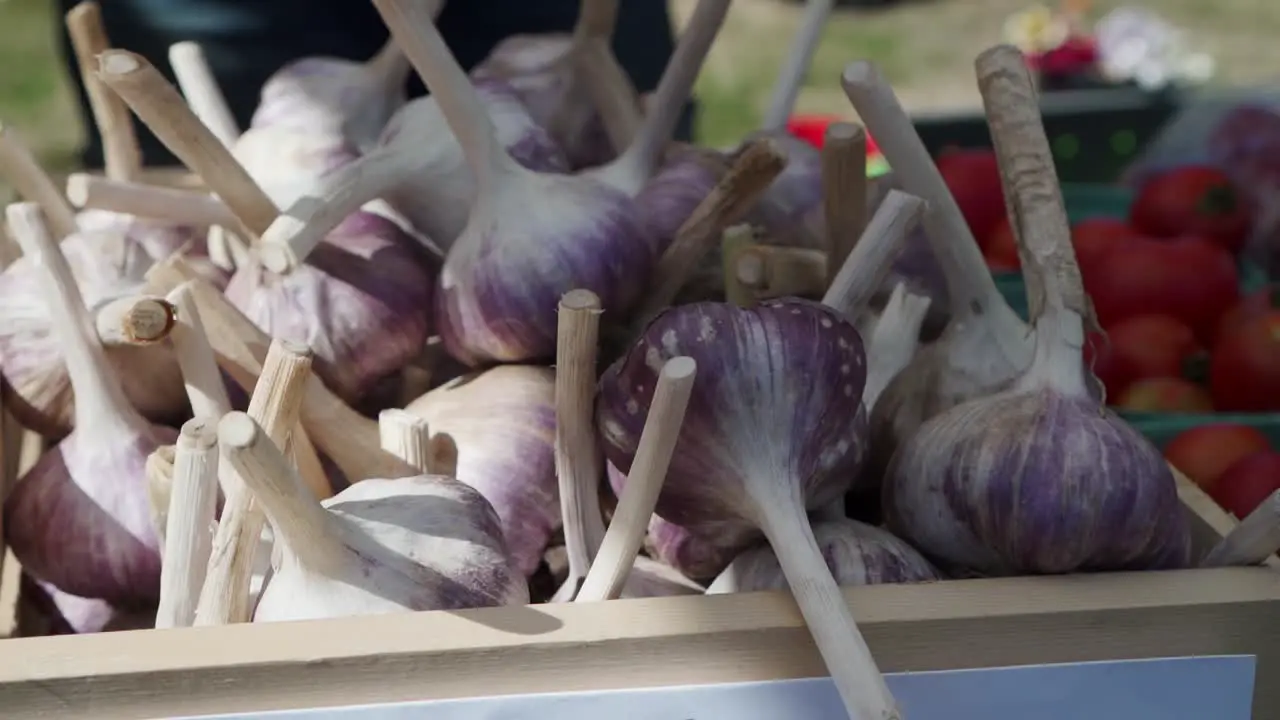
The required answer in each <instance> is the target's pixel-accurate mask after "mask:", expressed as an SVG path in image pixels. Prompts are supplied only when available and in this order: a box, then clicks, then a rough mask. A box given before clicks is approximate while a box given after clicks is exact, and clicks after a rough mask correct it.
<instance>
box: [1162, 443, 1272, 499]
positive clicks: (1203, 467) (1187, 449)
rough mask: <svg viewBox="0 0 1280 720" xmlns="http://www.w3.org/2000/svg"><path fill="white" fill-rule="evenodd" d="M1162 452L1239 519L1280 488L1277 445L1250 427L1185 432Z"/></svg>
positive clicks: (1173, 464)
mask: <svg viewBox="0 0 1280 720" xmlns="http://www.w3.org/2000/svg"><path fill="white" fill-rule="evenodd" d="M1164 456H1165V459H1166V460H1168V461H1169V464H1170V465H1172V466H1174V467H1176V468H1178V469H1179V470H1181V471H1182V473H1183V474H1184V475H1186V476H1187V477H1189V478H1191V479H1192V480H1194V481H1195V483H1196V484H1197V485H1199V486H1200V487H1201V489H1203V490H1204V491H1205V492H1206V493H1207V494H1208V495H1209V497H1211V498H1213V499H1214V501H1216V502H1217V503H1218V504H1219V505H1221V506H1222V507H1223V509H1225V510H1227V511H1228V512H1230V513H1231V514H1233V515H1235V516H1236V517H1238V518H1243V517H1245V516H1246V515H1248V514H1249V513H1251V512H1253V510H1254V509H1255V508H1257V507H1258V505H1260V504H1261V503H1262V501H1264V500H1266V499H1267V498H1268V497H1270V496H1271V494H1272V493H1274V492H1275V491H1276V490H1280V447H1274V446H1272V445H1271V444H1270V443H1269V442H1268V440H1267V436H1266V435H1264V434H1262V433H1261V432H1260V431H1258V430H1257V429H1256V428H1253V427H1250V426H1248V425H1240V424H1236V423H1214V424H1211V425H1201V426H1199V427H1195V428H1191V429H1190V430H1185V431H1183V432H1182V433H1180V434H1178V435H1177V436H1176V437H1174V438H1173V439H1172V440H1171V441H1169V443H1168V444H1167V445H1165V448H1164Z"/></svg>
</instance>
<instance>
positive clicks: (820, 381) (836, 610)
mask: <svg viewBox="0 0 1280 720" xmlns="http://www.w3.org/2000/svg"><path fill="white" fill-rule="evenodd" d="M677 355H687V356H689V357H691V358H693V359H694V361H695V362H696V363H697V365H698V367H699V368H700V375H701V376H702V377H703V378H705V381H700V382H698V383H696V384H695V385H694V387H693V395H692V398H691V400H690V402H689V408H688V412H687V414H686V415H685V420H684V430H683V432H682V433H681V437H680V440H679V442H678V443H677V444H676V448H675V456H674V457H673V458H672V460H671V466H670V469H669V471H668V475H667V480H666V484H665V485H664V486H663V487H662V492H661V495H660V497H659V499H658V504H657V514H659V515H661V516H662V517H663V518H666V519H667V520H670V521H672V522H675V523H678V524H679V525H682V526H684V527H687V528H689V529H690V530H693V531H694V532H699V531H701V530H704V529H707V528H712V527H725V526H729V527H733V528H735V529H738V528H740V529H742V530H751V529H755V528H758V529H759V530H760V531H762V532H763V533H764V535H765V536H766V538H767V539H768V540H769V544H770V545H771V546H772V547H773V549H774V551H775V552H776V553H778V555H779V557H780V559H781V560H782V566H783V568H784V571H785V573H786V576H787V580H788V584H789V586H790V588H791V591H792V593H793V594H794V596H795V598H796V601H797V604H798V605H799V607H800V610H801V613H802V615H803V616H804V618H805V622H806V624H808V625H809V627H810V630H811V632H812V634H813V636H814V640H815V642H816V643H817V645H818V649H819V651H820V653H821V654H822V656H823V659H824V660H825V661H826V663H827V667H828V670H830V672H831V674H832V677H833V678H834V679H835V683H836V687H837V689H838V690H839V691H840V695H841V698H842V699H843V700H844V701H845V704H846V706H847V707H848V708H850V712H851V713H856V714H857V715H859V716H865V717H889V716H891V715H889V714H888V713H891V712H894V710H893V708H894V707H895V702H894V700H893V698H892V696H891V694H890V693H889V691H888V688H887V686H885V685H884V680H883V678H882V677H880V674H879V671H878V669H876V666H875V661H874V659H872V657H871V655H870V651H869V650H868V649H867V647H866V644H865V641H864V640H863V639H862V636H861V633H860V631H859V630H858V628H857V625H856V624H855V623H854V621H853V618H852V616H851V615H850V614H849V612H848V609H847V607H846V605H845V604H844V602H843V601H842V600H840V599H839V598H840V591H839V589H838V587H837V586H836V584H835V581H834V580H833V579H832V577H831V573H830V571H829V570H828V569H827V568H826V567H825V565H824V563H823V561H822V557H821V555H820V553H819V551H818V548H817V545H816V543H815V541H814V539H813V534H812V531H811V529H810V527H809V521H808V518H807V517H806V516H805V510H806V509H811V508H818V507H824V506H827V505H829V504H830V503H831V502H832V501H834V500H836V499H837V498H839V497H841V496H842V495H843V494H844V492H845V491H846V490H847V489H848V487H849V485H850V483H851V482H852V480H853V478H854V476H855V475H856V473H857V471H858V468H859V465H860V463H861V460H862V443H861V438H860V437H859V434H858V431H857V428H856V423H857V417H858V409H859V408H860V407H861V402H860V401H861V397H862V389H863V383H864V381H865V372H866V360H865V357H864V354H863V349H862V339H861V338H860V337H859V336H858V332H857V330H855V329H854V327H853V325H851V324H850V323H848V322H847V321H845V320H844V319H843V318H841V317H840V315H839V314H838V313H836V312H835V311H834V310H832V309H830V308H827V307H825V306H823V305H819V304H817V303H812V302H808V301H804V300H796V299H787V300H778V301H770V302H766V303H763V304H761V305H759V306H756V307H754V308H750V309H741V308H738V307H734V306H731V305H724V304H719V303H697V304H694V305H684V306H680V307H676V308H672V309H670V310H667V311H666V312H664V313H662V314H660V315H658V316H657V317H656V318H655V319H654V320H653V321H652V322H651V323H650V324H649V325H648V327H646V328H645V331H644V332H643V334H642V335H641V337H640V340H639V341H638V342H637V343H636V345H635V346H634V347H632V348H631V350H630V351H629V352H628V353H627V354H626V355H625V356H624V357H623V358H621V359H620V360H618V362H616V363H615V364H614V365H612V366H610V368H609V369H608V370H607V371H606V372H605V374H604V377H603V378H602V379H601V382H600V396H599V399H598V400H597V405H596V408H597V426H598V427H599V429H600V434H601V438H602V442H603V447H604V453H605V457H606V458H608V459H609V461H610V462H612V463H613V464H614V465H615V466H617V467H618V469H619V470H623V471H624V472H625V471H629V470H630V469H631V468H630V463H631V462H632V461H633V459H634V454H635V452H636V448H637V444H638V440H639V437H638V436H639V433H640V428H641V425H642V421H643V418H644V416H645V413H646V411H647V406H648V404H649V402H650V398H651V396H652V394H653V392H654V387H655V382H656V374H657V372H658V370H659V368H661V367H662V365H663V363H664V362H665V361H666V360H667V359H669V358H671V357H674V356H677ZM624 492H625V488H624Z"/></svg>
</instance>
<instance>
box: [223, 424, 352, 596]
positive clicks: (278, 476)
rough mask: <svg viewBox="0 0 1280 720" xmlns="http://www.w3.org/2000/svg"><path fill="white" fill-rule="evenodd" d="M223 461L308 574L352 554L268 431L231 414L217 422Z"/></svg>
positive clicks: (288, 550)
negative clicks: (238, 476) (249, 493)
mask: <svg viewBox="0 0 1280 720" xmlns="http://www.w3.org/2000/svg"><path fill="white" fill-rule="evenodd" d="M218 444H219V445H220V447H221V449H222V454H223V458H224V460H225V461H227V463H228V464H230V465H231V466H232V467H233V468H235V470H236V472H237V474H239V475H240V477H241V478H243V479H244V482H245V484H246V486H248V488H249V490H250V491H251V492H252V494H253V495H254V497H256V498H258V501H259V502H260V503H261V504H262V509H263V511H264V512H265V513H266V515H267V516H268V517H269V518H270V520H271V527H272V529H273V530H274V531H275V541H276V542H277V543H279V544H281V545H282V547H283V548H284V550H283V554H284V556H285V557H290V556H292V557H291V558H290V559H291V560H292V561H294V562H297V563H298V564H299V565H301V566H302V567H304V568H307V569H308V570H314V571H316V572H323V571H324V569H325V568H327V567H331V566H332V564H333V563H334V562H341V561H342V560H344V559H345V558H346V557H347V556H348V555H349V554H350V550H348V549H347V548H346V547H345V546H344V545H343V544H342V542H341V540H339V538H340V537H342V532H341V528H335V527H334V525H336V523H337V521H336V520H334V518H333V515H331V514H330V513H329V512H328V511H327V510H325V509H324V507H322V506H321V505H320V503H319V502H318V501H317V500H316V499H315V497H314V496H312V495H311V493H309V492H307V490H306V488H304V487H302V483H301V481H300V480H299V478H298V474H297V472H295V471H294V469H293V468H291V467H289V463H288V462H287V461H286V460H285V457H284V455H283V454H281V452H280V450H279V447H278V446H277V445H275V444H273V443H272V442H271V438H270V437H269V433H268V432H266V431H265V430H264V429H263V428H261V427H260V426H259V425H258V424H257V423H256V422H254V421H253V418H252V417H251V416H249V415H246V414H245V413H240V412H233V413H227V414H226V416H224V417H223V418H222V420H221V422H219V423H218Z"/></svg>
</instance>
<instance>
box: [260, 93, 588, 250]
mask: <svg viewBox="0 0 1280 720" xmlns="http://www.w3.org/2000/svg"><path fill="white" fill-rule="evenodd" d="M476 92H477V93H478V94H479V95H480V100H481V102H482V103H483V104H484V106H485V110H486V111H487V112H488V114H489V117H490V119H492V121H493V126H494V129H495V131H496V132H497V134H498V141H499V142H501V143H502V145H503V147H505V148H506V149H507V151H508V152H510V153H511V157H512V158H514V159H515V160H516V162H519V163H520V164H521V165H523V166H525V167H527V168H530V169H532V170H539V171H544V172H567V171H568V170H569V164H568V162H567V161H566V160H565V158H564V152H563V151H562V150H561V149H560V147H559V146H558V145H557V144H556V143H555V141H554V140H552V139H551V136H550V135H548V134H547V131H546V130H543V129H542V128H541V127H539V126H538V125H537V123H535V122H534V121H533V118H531V117H530V116H529V113H528V112H527V111H526V110H525V109H524V106H523V105H522V104H520V100H519V98H517V97H516V96H515V94H514V92H513V91H512V90H511V88H509V87H507V86H506V85H505V84H503V83H502V82H500V81H497V80H492V81H486V82H484V83H481V84H478V85H476ZM318 185H319V188H318V189H317V190H316V191H315V192H313V193H310V194H308V195H306V196H304V197H303V198H301V199H299V200H298V201H297V202H295V203H293V204H292V205H291V206H290V207H289V209H288V210H287V211H286V212H285V213H284V214H283V215H281V216H280V218H279V219H277V221H276V222H275V223H274V224H273V225H272V226H271V227H270V228H268V230H267V232H266V233H264V234H263V237H262V242H263V243H265V244H283V245H285V246H287V248H288V250H289V251H290V252H292V253H293V254H294V255H295V256H297V257H306V255H307V254H308V253H309V252H310V250H311V248H313V247H314V246H315V245H316V243H318V242H320V241H321V240H323V239H324V237H325V236H326V235H328V234H329V233H330V232H332V231H333V229H334V227H336V226H337V224H338V223H339V222H341V221H342V219H343V218H345V217H347V216H348V215H350V214H351V213H353V212H355V211H356V210H358V209H360V207H361V206H362V205H364V204H365V203H368V202H370V201H372V200H375V199H377V198H383V199H385V200H386V201H387V203H389V204H390V205H391V207H393V208H394V209H395V210H396V211H398V212H400V213H401V214H403V215H404V217H405V218H406V219H408V221H409V222H411V223H412V224H413V226H414V227H415V228H416V229H417V230H419V231H420V232H421V233H422V234H423V235H425V236H426V237H427V238H430V239H431V241H432V243H433V244H434V245H435V246H436V247H437V248H439V249H441V250H448V249H449V248H450V247H451V246H452V245H453V242H454V241H455V240H456V239H457V237H458V235H459V234H460V233H461V232H462V230H463V228H465V227H466V224H467V217H468V216H469V215H470V214H471V207H472V202H473V200H474V198H475V193H476V187H475V179H474V178H473V177H472V175H471V170H470V169H469V168H468V167H467V164H466V161H465V160H464V159H463V156H462V147H461V146H460V145H458V141H457V140H455V139H454V137H453V135H452V134H451V133H450V132H449V130H448V126H447V125H446V123H445V121H444V116H443V115H441V113H440V107H439V106H438V105H437V104H436V101H435V98H432V97H424V98H419V99H417V100H414V101H413V102H411V103H409V104H408V105H405V106H404V107H403V108H401V109H400V111H399V112H397V113H396V114H395V115H394V116H392V118H391V120H390V122H389V123H388V124H387V127H386V129H385V130H384V131H383V133H382V136H381V137H380V138H379V139H378V143H377V145H376V146H375V147H374V148H372V149H371V150H370V151H369V152H367V153H365V154H364V155H363V156H362V157H361V158H359V159H358V160H355V161H353V162H350V163H347V164H346V165H344V166H343V167H341V168H339V169H336V170H333V171H332V172H328V173H326V174H324V175H323V176H322V177H321V179H320V180H319V181H318Z"/></svg>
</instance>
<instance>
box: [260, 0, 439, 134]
mask: <svg viewBox="0 0 1280 720" xmlns="http://www.w3.org/2000/svg"><path fill="white" fill-rule="evenodd" d="M442 4H443V3H439V2H437V3H436V6H437V10H436V12H439V10H438V8H439V6H440V5H442ZM408 80H409V62H408V61H407V60H405V58H404V55H402V54H401V53H400V49H399V48H398V47H396V44H395V43H394V42H392V41H390V40H388V41H387V42H386V44H385V45H383V47H382V49H381V50H379V51H378V54H377V55H375V56H373V57H372V58H370V59H369V61H368V62H364V63H359V62H351V61H350V60H343V59H340V58H332V57H307V58H302V59H300V60H294V61H293V62H291V63H289V64H287V65H285V66H284V67H283V68H280V69H279V70H277V71H276V72H275V73H274V74H273V75H272V76H271V77H269V78H267V81H266V82H265V83H264V84H263V85H262V99H261V100H260V101H259V102H258V109H257V110H255V111H254V113H253V119H252V120H250V121H249V125H250V127H254V128H259V127H271V128H286V129H289V130H293V131H295V132H298V133H306V134H313V133H314V134H334V135H338V136H340V137H343V138H346V139H347V140H348V141H350V142H351V143H352V144H353V145H355V146H356V147H357V148H359V149H360V150H362V151H363V150H367V149H368V148H370V147H372V146H373V143H374V142H375V141H376V140H377V137H378V135H379V134H380V133H381V132H382V128H383V127H385V126H386V124H387V119H388V118H390V117H391V115H392V114H394V113H395V112H396V111H397V110H399V109H400V108H401V107H402V106H403V105H404V104H405V102H406V100H407V99H408V97H407V94H406V92H405V84H406V83H407V82H408Z"/></svg>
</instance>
